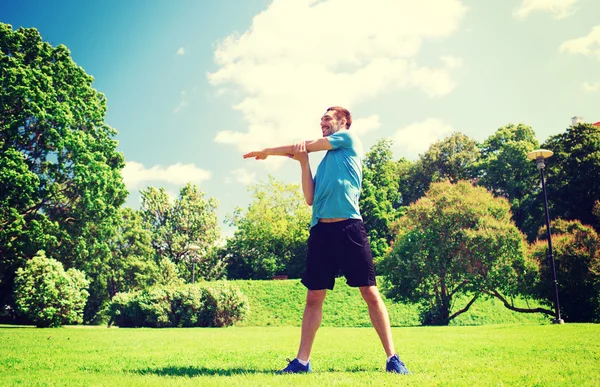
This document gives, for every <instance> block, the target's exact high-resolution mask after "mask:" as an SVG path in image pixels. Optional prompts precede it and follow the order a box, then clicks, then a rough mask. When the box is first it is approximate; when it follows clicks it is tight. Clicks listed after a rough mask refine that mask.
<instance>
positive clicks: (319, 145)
mask: <svg viewBox="0 0 600 387" xmlns="http://www.w3.org/2000/svg"><path fill="white" fill-rule="evenodd" d="M304 143H305V146H306V152H308V153H311V152H319V151H324V150H330V149H333V147H332V146H331V144H330V143H329V140H327V139H326V138H325V137H323V138H320V139H318V140H308V141H305V142H304ZM293 152H294V145H293V144H292V145H283V146H278V147H275V148H265V149H263V150H260V151H253V152H248V153H246V154H245V155H244V158H245V159H249V158H254V159H256V160H264V159H266V158H267V157H268V156H288V157H290V156H293V155H294V153H293Z"/></svg>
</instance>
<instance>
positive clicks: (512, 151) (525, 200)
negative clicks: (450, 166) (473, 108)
mask: <svg viewBox="0 0 600 387" xmlns="http://www.w3.org/2000/svg"><path fill="white" fill-rule="evenodd" d="M479 149H480V151H481V155H480V158H479V160H477V162H476V163H475V164H474V167H473V169H474V171H475V175H476V176H477V178H478V181H479V185H482V186H484V187H485V188H487V189H488V190H489V191H491V192H492V193H493V194H494V195H496V196H501V197H504V198H507V199H508V201H509V202H510V205H511V209H512V213H513V219H514V221H515V223H516V225H517V227H519V228H520V229H523V226H524V225H525V224H526V223H527V224H530V223H531V222H532V221H533V220H532V219H531V218H532V217H533V216H535V215H540V216H541V213H540V212H539V211H540V209H539V208H538V207H539V206H538V205H537V204H539V203H536V200H537V198H535V197H533V196H532V195H531V192H532V190H533V189H535V187H536V186H538V185H539V184H540V177H539V172H538V170H537V169H536V168H535V163H533V162H532V161H531V160H529V159H528V158H527V153H529V152H531V151H532V150H534V149H539V143H538V141H537V140H536V138H535V132H534V131H533V129H531V127H529V126H526V125H523V124H519V125H513V124H509V125H506V126H503V127H501V128H499V129H498V130H496V132H495V133H494V134H493V135H492V136H490V137H489V138H488V139H487V140H485V142H483V143H482V144H480V145H479ZM537 219H539V217H536V222H537ZM537 226H539V224H538V225H536V228H537Z"/></svg>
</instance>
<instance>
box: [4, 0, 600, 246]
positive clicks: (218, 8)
mask: <svg viewBox="0 0 600 387" xmlns="http://www.w3.org/2000/svg"><path fill="white" fill-rule="evenodd" d="M598 16H600V1H597V0H486V1H482V0H420V1H414V0H369V1H366V0H272V1H271V0H219V1H209V0H177V1H167V0H128V1H121V0H118V1H117V0H105V1H102V2H93V1H80V0H74V1H72V0H54V1H50V0H0V22H2V23H7V24H11V25H12V26H13V29H17V28H19V27H26V28H29V27H34V28H36V29H38V30H39V32H40V34H41V35H42V38H43V39H44V40H45V41H47V42H49V43H50V44H52V45H54V46H56V45H58V44H64V45H66V46H67V47H68V48H69V50H70V51H71V55H72V57H73V60H74V61H75V62H76V63H77V64H78V65H79V66H81V67H82V68H83V69H84V70H85V71H86V72H87V73H88V74H90V75H92V76H93V77H94V79H95V81H94V84H93V87H94V88H95V89H96V90H98V91H100V92H102V93H104V94H105V95H106V97H107V101H108V102H107V103H108V111H107V115H106V123H107V124H108V125H110V126H111V127H113V128H115V129H116V130H117V131H118V135H117V136H116V137H115V139H116V140H117V141H118V142H119V146H118V149H119V151H121V152H123V154H124V156H125V160H126V167H125V168H124V170H123V177H124V180H125V183H126V185H127V188H128V190H129V192H130V195H129V197H128V199H127V202H126V205H127V206H130V207H133V208H139V205H140V194H139V191H140V189H143V188H144V187H146V186H154V187H164V188H165V189H166V190H167V192H169V194H170V196H172V197H175V196H177V193H178V191H179V188H180V187H181V186H183V185H184V184H186V183H187V182H192V183H194V184H196V185H198V186H199V187H200V189H201V190H202V191H203V192H205V194H206V197H213V198H216V199H217V200H218V201H219V203H220V205H219V208H218V216H219V218H220V219H221V221H224V220H225V219H226V217H227V215H231V214H232V213H233V211H234V209H235V208H236V207H241V208H247V206H248V205H249V204H250V203H251V196H250V194H249V191H248V188H249V187H250V186H251V185H253V184H256V183H258V182H259V181H265V180H266V179H267V178H268V175H269V174H271V175H273V176H274V177H276V178H277V179H279V180H283V181H285V182H286V183H299V181H300V168H299V167H298V165H297V162H296V161H294V160H289V159H287V158H281V157H279V158H278V157H272V158H269V159H267V160H266V161H256V160H244V159H243V158H242V154H243V153H245V152H248V151H251V150H257V149H262V148H264V147H270V146H278V145H285V144H290V143H293V142H296V141H299V140H310V139H316V138H319V137H320V136H321V130H320V126H319V122H320V117H321V116H322V115H323V113H324V112H325V110H326V109H327V108H328V107H329V106H335V105H341V106H344V107H347V108H348V109H349V110H350V111H351V112H352V115H353V119H354V123H353V125H352V127H351V129H350V130H353V131H355V132H356V133H357V134H358V135H359V137H360V138H361V139H362V142H363V145H364V149H365V151H368V149H369V148H370V147H371V146H372V145H374V144H375V143H376V142H377V141H378V140H380V139H382V138H391V139H392V140H393V142H394V145H393V152H394V157H395V158H400V157H405V158H407V159H409V160H416V159H417V158H418V157H419V154H422V153H423V152H425V151H426V150H427V149H428V147H429V146H430V145H431V144H432V143H434V142H436V141H438V140H440V139H443V138H444V137H446V136H448V135H450V134H452V133H453V132H461V133H464V134H466V135H468V136H470V137H472V138H474V139H475V140H477V141H479V142H482V141H484V140H485V139H486V138H488V137H489V136H491V135H492V134H493V133H494V132H495V131H496V130H497V129H498V128H500V127H502V126H504V125H507V124H510V123H513V124H518V123H524V124H526V125H529V126H531V127H532V128H533V130H534V131H535V133H536V136H537V138H538V140H539V141H540V142H544V141H545V140H546V139H547V138H548V137H549V136H552V135H556V134H560V133H563V132H564V131H565V129H566V128H567V127H568V126H570V125H571V117H573V116H580V117H583V119H584V121H586V122H597V121H600V18H599V17H598ZM322 156H323V155H322V154H313V155H311V166H312V169H313V171H315V170H316V167H317V165H318V162H319V161H320V160H321V158H322ZM222 230H223V232H224V235H231V234H232V232H233V229H232V228H231V227H230V226H229V225H227V224H223V225H222Z"/></svg>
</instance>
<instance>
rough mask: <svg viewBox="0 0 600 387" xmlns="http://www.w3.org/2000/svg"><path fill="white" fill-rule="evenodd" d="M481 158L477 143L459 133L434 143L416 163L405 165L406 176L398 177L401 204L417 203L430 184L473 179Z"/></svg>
mask: <svg viewBox="0 0 600 387" xmlns="http://www.w3.org/2000/svg"><path fill="white" fill-rule="evenodd" d="M478 156H479V152H478V150H477V142H476V141H475V140H473V139H472V138H470V137H468V136H466V135H464V134H462V133H459V132H456V133H453V134H452V135H450V136H448V137H446V138H444V139H442V140H440V141H438V142H436V143H434V144H432V145H431V146H430V147H429V149H428V150H427V152H425V153H424V154H422V155H421V156H420V158H419V160H417V161H416V162H414V163H412V164H406V163H402V164H404V165H402V167H401V171H402V172H403V173H401V174H400V175H399V179H400V182H399V187H400V192H401V194H402V204H403V205H408V204H410V203H414V202H415V201H417V200H418V199H419V198H421V197H422V196H423V195H424V194H425V192H426V191H427V190H428V189H429V185H430V184H431V183H435V182H440V181H450V182H452V183H456V182H458V181H459V180H471V179H472V178H473V177H474V175H473V164H474V162H475V161H476V160H477V158H478Z"/></svg>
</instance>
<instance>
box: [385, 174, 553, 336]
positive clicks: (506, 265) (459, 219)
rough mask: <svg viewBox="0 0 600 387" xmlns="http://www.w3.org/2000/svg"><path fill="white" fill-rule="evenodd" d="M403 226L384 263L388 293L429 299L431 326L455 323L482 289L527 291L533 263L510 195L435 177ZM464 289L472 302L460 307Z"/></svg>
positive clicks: (425, 315) (426, 310)
mask: <svg viewBox="0 0 600 387" xmlns="http://www.w3.org/2000/svg"><path fill="white" fill-rule="evenodd" d="M397 229H398V233H397V239H396V241H395V243H394V245H393V250H392V252H391V253H390V255H389V256H388V257H387V258H386V259H385V260H384V262H383V274H384V278H385V287H386V289H387V290H386V293H387V295H388V296H389V297H391V298H392V299H394V300H396V301H404V302H413V303H419V304H421V311H422V314H421V318H422V322H423V323H424V324H433V325H445V324H448V322H449V321H450V320H452V319H453V318H455V317H456V316H458V315H460V314H461V313H464V312H466V311H467V310H468V309H469V308H470V307H471V305H472V304H473V303H474V302H475V300H476V299H477V298H478V297H480V296H481V295H489V296H498V297H501V298H505V297H506V296H509V297H511V296H515V295H517V294H521V293H522V283H523V281H524V280H523V277H524V276H525V275H526V273H528V272H529V271H531V270H529V269H531V266H532V265H531V264H530V263H529V262H528V261H526V259H525V241H524V239H523V235H522V234H521V233H520V231H519V230H518V229H517V227H516V226H515V225H514V223H513V222H512V220H511V214H510V206H509V204H508V202H507V200H506V199H503V198H495V197H494V196H493V195H492V194H491V193H489V192H487V191H486V190H485V189H484V188H482V187H474V186H472V185H471V184H470V183H468V182H465V181H461V182H458V183H457V184H451V183H449V182H442V183H433V184H432V185H431V187H430V188H429V191H428V192H427V193H426V195H425V197H423V198H422V199H420V200H418V201H417V202H416V203H413V204H411V205H410V207H409V208H408V210H407V213H406V215H405V216H403V217H402V218H400V220H399V222H398V224H397ZM525 282H526V281H525ZM458 295H465V296H468V297H469V298H470V301H468V302H467V303H466V305H464V306H462V307H460V306H457V305H456V304H455V303H454V300H455V297H456V296H458ZM536 311H541V310H536ZM548 312H550V313H552V312H551V311H548Z"/></svg>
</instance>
